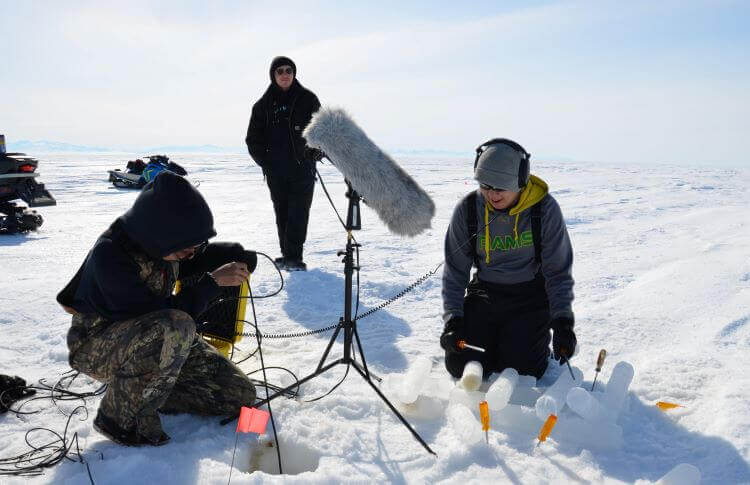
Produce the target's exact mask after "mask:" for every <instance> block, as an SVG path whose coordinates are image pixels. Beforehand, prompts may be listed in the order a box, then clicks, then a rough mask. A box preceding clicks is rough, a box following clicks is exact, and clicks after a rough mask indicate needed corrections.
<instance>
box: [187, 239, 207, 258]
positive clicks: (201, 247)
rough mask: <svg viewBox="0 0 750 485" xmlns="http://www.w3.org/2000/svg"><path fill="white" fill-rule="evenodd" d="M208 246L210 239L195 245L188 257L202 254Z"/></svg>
mask: <svg viewBox="0 0 750 485" xmlns="http://www.w3.org/2000/svg"><path fill="white" fill-rule="evenodd" d="M207 247H208V241H203V242H202V243H200V244H198V245H197V246H193V247H191V248H190V249H192V250H193V254H191V255H190V256H188V257H187V259H193V258H194V257H196V256H200V255H201V254H203V252H204V251H205V250H206V248H207Z"/></svg>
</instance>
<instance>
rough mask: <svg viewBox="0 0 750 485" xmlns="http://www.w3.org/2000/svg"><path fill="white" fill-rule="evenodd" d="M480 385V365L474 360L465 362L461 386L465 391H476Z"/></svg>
mask: <svg viewBox="0 0 750 485" xmlns="http://www.w3.org/2000/svg"><path fill="white" fill-rule="evenodd" d="M481 385H482V364H480V363H479V362H477V361H476V360H472V361H470V362H467V363H466V365H465V366H464V373H463V375H462V376H461V386H462V387H463V388H464V389H466V390H467V391H476V390H477V389H479V386H481Z"/></svg>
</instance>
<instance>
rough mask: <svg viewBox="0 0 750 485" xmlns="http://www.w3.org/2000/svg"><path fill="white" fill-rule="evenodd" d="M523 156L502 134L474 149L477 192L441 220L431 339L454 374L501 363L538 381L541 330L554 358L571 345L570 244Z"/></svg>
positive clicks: (545, 352)
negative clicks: (438, 320)
mask: <svg viewBox="0 0 750 485" xmlns="http://www.w3.org/2000/svg"><path fill="white" fill-rule="evenodd" d="M529 159H530V155H529V153H528V152H526V150H524V149H523V147H521V145H519V144H518V143H515V142H513V141H511V140H507V139H504V138H496V139H493V140H490V141H488V142H487V143H484V144H483V145H481V146H480V147H479V148H477V156H476V159H475V161H474V178H475V179H476V180H477V182H479V189H478V190H475V191H473V192H471V193H470V194H468V195H467V196H466V197H464V198H463V200H462V201H461V202H460V203H459V204H458V205H457V206H456V208H455V210H454V212H453V217H452V218H451V222H450V225H449V226H448V232H447V234H446V237H445V269H444V272H443V292H442V295H443V309H444V314H443V319H444V322H445V328H444V330H443V334H442V336H441V337H440V345H441V347H442V348H443V349H444V350H445V366H446V368H447V369H448V372H450V373H451V375H453V376H454V377H457V378H460V377H461V376H462V374H463V372H464V366H465V365H466V364H467V363H468V362H472V361H476V362H478V363H479V364H481V366H482V369H483V374H484V378H487V377H488V376H489V375H490V374H491V373H492V372H500V371H502V370H503V369H505V368H507V367H511V368H514V369H516V370H517V371H518V373H519V374H522V375H533V376H535V377H537V378H539V377H541V376H542V374H544V371H545V370H546V369H547V363H548V361H549V354H550V350H549V344H550V340H551V339H550V329H552V330H553V332H554V338H553V339H552V348H553V355H554V358H555V359H568V358H569V357H571V356H572V355H573V352H574V351H575V347H576V336H575V333H574V331H573V324H574V318H573V312H572V309H571V303H572V301H573V277H572V266H573V250H572V247H571V245H570V238H569V237H568V231H567V228H566V226H565V220H564V219H563V216H562V212H561V211H560V206H559V205H558V204H557V201H555V199H554V198H553V197H552V196H551V195H550V194H549V193H548V187H547V184H546V183H545V182H544V181H543V180H542V179H540V178H538V177H536V176H534V175H531V174H530V170H529ZM472 267H476V272H475V273H474V276H473V277H472V278H471V281H469V278H470V272H471V269H472ZM464 344H468V345H469V346H474V347H479V348H482V349H485V351H484V352H480V351H478V350H473V349H471V348H470V347H466V346H464Z"/></svg>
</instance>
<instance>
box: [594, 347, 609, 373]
mask: <svg viewBox="0 0 750 485" xmlns="http://www.w3.org/2000/svg"><path fill="white" fill-rule="evenodd" d="M606 357H607V351H606V350H604V349H602V350H600V351H599V357H597V358H596V371H597V372H600V371H601V370H602V366H603V365H604V359H605V358H606Z"/></svg>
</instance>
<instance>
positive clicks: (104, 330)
mask: <svg viewBox="0 0 750 485" xmlns="http://www.w3.org/2000/svg"><path fill="white" fill-rule="evenodd" d="M68 349H69V350H70V365H71V367H73V368H74V369H75V370H77V371H80V372H82V373H84V374H86V375H88V376H91V377H93V378H94V379H96V380H98V381H101V382H106V383H108V384H109V386H108V388H107V392H106V393H105V394H104V398H103V399H102V402H101V405H100V407H99V412H100V413H103V414H104V415H105V416H106V417H108V418H109V419H111V420H112V421H114V422H115V423H117V424H118V425H119V426H120V427H121V428H122V429H124V430H132V429H136V431H137V432H138V434H140V435H141V436H144V437H146V438H153V439H158V437H159V436H160V434H161V433H162V428H161V420H160V418H159V414H158V411H162V412H170V413H193V414H202V415H215V416H219V415H232V414H234V413H237V412H238V411H239V408H240V406H243V405H249V404H251V403H252V402H253V401H254V400H255V387H254V386H253V384H252V383H251V382H250V380H249V379H248V378H247V376H245V374H244V373H243V372H242V371H241V370H240V369H239V368H238V367H237V366H236V365H234V364H233V363H232V362H230V361H229V360H228V359H227V358H226V357H224V356H223V355H221V354H219V353H218V352H217V351H216V350H215V349H214V348H213V347H212V346H210V345H209V344H208V343H206V342H205V341H204V340H203V339H202V338H201V337H200V336H199V335H196V333H195V323H194V322H193V319H192V318H191V317H190V316H189V315H188V314H187V313H185V312H182V311H179V310H160V311H156V312H152V313H148V314H146V315H142V316H140V317H137V318H133V319H130V320H124V321H120V322H114V323H108V322H104V321H103V320H102V319H101V318H100V317H97V316H96V315H80V314H79V315H75V316H74V317H73V325H72V327H71V329H70V331H69V332H68Z"/></svg>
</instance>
